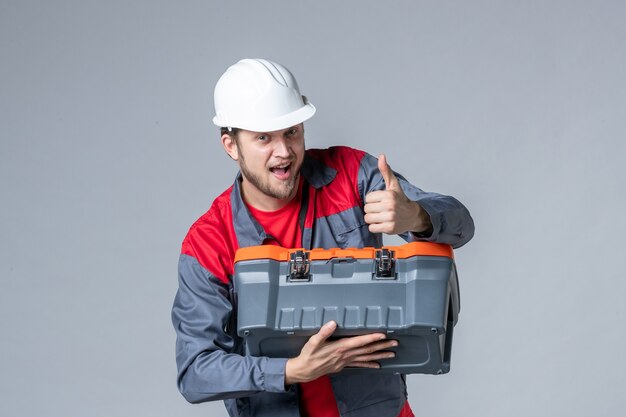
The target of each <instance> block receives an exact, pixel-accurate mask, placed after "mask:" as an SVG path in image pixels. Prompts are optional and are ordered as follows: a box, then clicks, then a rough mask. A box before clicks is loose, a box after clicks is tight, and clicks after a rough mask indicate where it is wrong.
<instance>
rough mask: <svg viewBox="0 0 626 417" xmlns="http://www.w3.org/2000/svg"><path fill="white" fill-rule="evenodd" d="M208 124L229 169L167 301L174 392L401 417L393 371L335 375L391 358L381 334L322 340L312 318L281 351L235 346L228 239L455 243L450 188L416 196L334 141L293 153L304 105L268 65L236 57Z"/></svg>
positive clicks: (234, 403) (252, 405)
mask: <svg viewBox="0 0 626 417" xmlns="http://www.w3.org/2000/svg"><path fill="white" fill-rule="evenodd" d="M215 111H216V116H215V118H214V119H213V122H214V123H215V124H216V125H217V126H219V127H220V128H221V140H222V144H223V146H224V149H225V150H226V153H227V154H228V155H229V156H230V157H231V158H232V159H233V160H234V161H236V162H237V164H238V165H239V168H240V175H238V177H237V179H236V180H235V183H234V184H233V186H232V187H230V188H229V189H228V190H226V191H225V192H224V193H222V194H221V195H220V196H219V197H217V199H216V200H215V201H214V202H213V204H212V206H211V208H210V209H209V211H208V212H207V213H206V214H204V215H203V216H202V217H200V219H198V220H197V221H196V222H195V223H194V225H193V226H192V227H191V229H190V230H189V233H188V235H187V236H186V238H185V240H184V242H183V245H182V254H181V257H180V262H179V290H178V293H177V295H176V299H175V301H174V306H173V309H172V320H173V323H174V327H175V329H176V332H177V336H178V337H177V344H176V352H177V355H176V359H177V365H178V371H179V373H178V387H179V389H180V391H181V393H182V394H183V396H184V397H185V398H186V399H187V400H188V401H190V402H193V403H197V402H204V401H212V400H219V399H223V400H225V404H226V408H227V410H228V413H229V414H230V415H231V416H255V417H258V416H273V417H282V416H310V417H317V416H324V417H330V416H340V415H341V416H355V417H356V416H359V417H369V416H371V417H396V416H403V417H409V416H413V413H412V412H411V409H410V407H409V405H408V402H407V401H406V386H405V378H404V376H403V375H398V374H374V373H372V374H368V375H349V374H343V373H341V370H342V369H343V368H344V367H366V368H377V367H379V364H378V362H377V361H379V360H381V359H384V358H389V357H392V356H393V353H392V352H390V351H388V350H387V349H389V348H390V347H393V346H395V345H396V343H397V342H396V341H394V340H387V339H386V338H385V337H386V336H385V334H381V333H377V334H369V335H363V336H355V337H350V338H343V339H338V340H333V341H331V340H329V337H330V336H331V335H332V334H333V332H334V330H335V329H336V327H337V324H336V323H334V322H329V323H326V324H324V325H323V326H322V327H321V329H320V330H319V332H318V333H317V334H315V335H314V336H312V337H311V338H310V339H309V341H308V342H307V343H306V345H305V346H304V347H303V348H302V351H301V352H300V355H298V356H297V357H295V358H267V357H250V356H245V355H244V346H243V345H242V340H241V339H240V338H239V337H237V334H236V311H237V306H236V304H235V302H236V300H235V298H234V297H233V286H232V275H233V259H234V256H235V252H236V250H237V249H238V248H239V247H246V246H252V245H260V244H275V245H281V246H283V247H288V248H293V247H303V248H306V249H311V248H330V247H343V248H347V247H365V246H375V247H380V246H381V245H382V235H381V233H387V234H400V235H401V236H403V237H404V238H405V239H407V240H418V239H419V240H428V241H438V242H444V243H449V244H452V245H453V246H455V247H458V246H461V245H463V244H464V243H466V242H467V241H468V240H469V239H471V237H472V235H473V232H474V226H473V222H472V219H471V217H470V215H469V213H468V211H467V210H466V209H465V207H464V206H463V205H462V204H461V203H459V202H458V201H457V200H455V199H454V198H452V197H447V196H442V195H439V194H434V193H427V192H423V191H422V190H420V189H418V188H416V187H414V186H413V185H411V184H409V183H408V182H407V181H406V180H405V179H404V178H403V177H401V176H399V175H397V174H395V173H394V172H393V171H392V170H391V168H390V167H389V165H388V164H387V161H386V158H385V156H384V155H382V156H381V157H380V158H379V159H378V160H376V158H374V157H372V156H370V155H368V154H366V153H365V152H362V151H359V150H356V149H351V148H347V147H334V148H330V149H324V150H320V149H309V150H305V144H304V125H303V122H304V121H306V120H308V119H309V118H310V117H312V116H313V114H314V113H315V107H313V105H312V104H311V103H309V102H308V100H307V99H306V97H304V96H302V95H301V94H300V90H299V88H298V85H297V82H296V80H295V78H294V77H293V76H292V74H291V73H290V72H289V71H288V70H287V69H286V68H285V67H283V66H282V65H280V64H277V63H274V62H271V61H267V60H262V59H244V60H242V61H239V62H238V63H236V64H235V65H233V66H231V67H230V68H229V69H228V70H227V71H226V72H225V73H224V74H223V75H222V77H221V78H220V80H219V81H218V83H217V85H216V87H215Z"/></svg>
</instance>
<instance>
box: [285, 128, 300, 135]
mask: <svg viewBox="0 0 626 417" xmlns="http://www.w3.org/2000/svg"><path fill="white" fill-rule="evenodd" d="M296 133H298V129H297V128H295V127H294V128H291V129H289V131H288V132H287V136H293V135H295V134H296Z"/></svg>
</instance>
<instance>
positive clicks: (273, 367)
mask: <svg viewBox="0 0 626 417" xmlns="http://www.w3.org/2000/svg"><path fill="white" fill-rule="evenodd" d="M286 365H287V359H285V358H268V360H267V364H266V365H265V372H264V374H265V378H264V380H265V391H268V392H285V366H286Z"/></svg>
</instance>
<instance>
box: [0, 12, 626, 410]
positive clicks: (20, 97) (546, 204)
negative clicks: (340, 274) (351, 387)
mask: <svg viewBox="0 0 626 417" xmlns="http://www.w3.org/2000/svg"><path fill="white" fill-rule="evenodd" d="M298 3H299V2H287V1H284V2H278V1H263V2H252V1H249V2H242V1H238V2H231V3H228V5H226V4H221V2H220V3H218V2H206V1H205V2H202V1H188V2H170V3H167V2H163V1H134V2H126V1H107V2H104V1H103V2H97V1H75V2H70V1H55V2H46V1H40V2H34V1H9V0H0V129H1V130H0V134H1V138H0V192H1V195H2V204H0V233H1V239H0V326H1V338H0V415H3V416H42V415H46V416H64V417H65V416H107V417H108V416H111V417H112V416H132V415H135V416H144V415H145V416H155V417H156V416H225V415H226V413H225V411H224V408H223V406H222V404H221V403H210V404H203V405H195V406H193V405H189V404H187V403H186V402H185V401H184V400H183V398H182V397H181V396H180V395H179V394H178V392H177V390H176V387H175V382H174V381H175V364H174V331H173V329H172V327H171V324H170V318H169V315H170V307H171V302H172V299H173V297H174V293H175V291H176V286H177V282H176V263H177V258H178V253H179V250H180V242H181V240H182V239H183V237H184V235H185V233H186V231H187V229H188V227H189V226H190V225H191V223H192V222H193V221H194V220H195V219H196V218H197V217H198V216H200V215H201V214H202V213H203V212H204V211H205V210H206V209H208V207H209V204H210V202H211V201H212V199H213V198H214V197H215V196H217V195H218V194H219V193H220V192H221V191H222V190H223V189H225V188H226V187H228V186H229V185H230V184H231V183H232V180H233V178H234V175H235V173H236V166H235V164H234V163H232V162H231V161H230V160H229V159H228V158H227V157H226V155H225V154H224V152H223V150H222V149H221V147H220V144H219V142H218V135H217V130H216V129H215V128H214V127H213V126H212V124H211V122H210V119H211V117H212V115H213V114H212V113H213V110H212V89H213V86H214V84H215V82H216V81H217V79H218V77H219V75H220V74H221V73H222V72H223V71H224V70H225V69H226V67H227V66H228V65H230V64H232V63H234V62H236V61H237V60H239V59H241V58H244V57H265V58H269V59H273V60H276V61H278V62H281V63H283V64H285V65H286V66H287V67H289V68H290V69H291V70H292V71H293V72H294V73H295V74H296V76H297V78H298V80H299V83H300V86H301V88H302V91H303V92H304V94H306V95H308V96H309V98H310V99H311V101H312V102H313V103H314V104H315V105H316V106H317V108H318V113H317V114H316V115H315V117H314V118H313V119H311V121H310V122H309V123H307V125H306V137H307V144H308V146H309V147H325V146H330V145H333V144H344V145H351V146H355V147H359V148H362V149H365V150H367V151H369V152H370V153H372V154H375V155H376V154H379V153H382V152H386V153H387V155H388V157H389V161H390V164H391V166H392V167H393V168H394V169H396V170H397V171H400V172H402V173H403V174H404V175H405V176H406V177H407V178H408V179H410V180H411V181H412V182H414V183H415V184H417V185H419V186H420V187H422V188H424V189H426V190H432V191H439V192H442V193H447V194H452V195H455V196H456V197H458V198H459V199H460V200H461V201H463V202H464V203H465V204H466V205H467V206H468V207H469V209H470V210H471V212H472V214H473V216H474V219H475V221H476V226H477V234H476V237H475V238H474V240H473V241H472V242H470V244H468V245H467V246H466V247H464V248H462V249H460V250H458V251H457V263H458V267H459V271H460V279H461V296H462V310H461V316H460V322H459V325H458V327H457V330H456V332H455V343H454V349H453V363H452V371H451V373H450V374H448V375H445V376H437V377H435V376H424V375H412V376H410V377H409V378H408V379H409V396H410V400H411V404H412V406H413V408H414V410H415V412H416V414H417V415H418V416H476V417H478V416H481V417H482V416H501V415H506V416H509V417H517V416H520V417H522V416H523V417H527V416H568V417H588V416H620V415H623V413H624V409H625V408H626V396H625V395H624V387H625V386H626V377H625V375H626V361H625V359H624V357H623V355H624V351H625V349H624V347H625V346H624V342H625V336H624V324H623V320H624V315H625V310H626V309H625V307H624V302H623V299H624V294H625V290H626V274H625V272H626V270H625V269H626V268H625V266H624V248H623V246H622V244H623V241H624V235H625V234H626V222H625V221H624V212H625V210H626V201H625V197H624V188H625V178H626V175H625V172H624V164H623V160H624V157H625V156H626V152H625V145H624V136H625V133H626V82H625V74H626V46H625V41H626V25H625V24H624V21H625V20H626V6H625V3H624V2H620V1H596V2H591V1H589V2H582V1H529V2H521V1H520V2H511V1H506V2H503V1H497V2H496V1H493V2H475V1H474V2H470V1H454V2H452V1H441V2H435V1H428V2H426V1H395V2H386V3H384V4H383V2H374V1H343V2H331V1H317V2H311V3H310V4H307V5H301V4H298ZM389 241H390V242H392V243H396V242H395V241H394V240H393V239H391V240H389Z"/></svg>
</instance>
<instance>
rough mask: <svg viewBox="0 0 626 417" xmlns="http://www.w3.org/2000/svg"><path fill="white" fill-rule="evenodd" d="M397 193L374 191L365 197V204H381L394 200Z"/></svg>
mask: <svg viewBox="0 0 626 417" xmlns="http://www.w3.org/2000/svg"><path fill="white" fill-rule="evenodd" d="M395 194H396V191H393V190H379V191H372V192H370V193H367V194H366V195H365V203H366V204H367V203H379V202H381V201H389V200H394V199H395V198H396V196H395Z"/></svg>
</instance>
